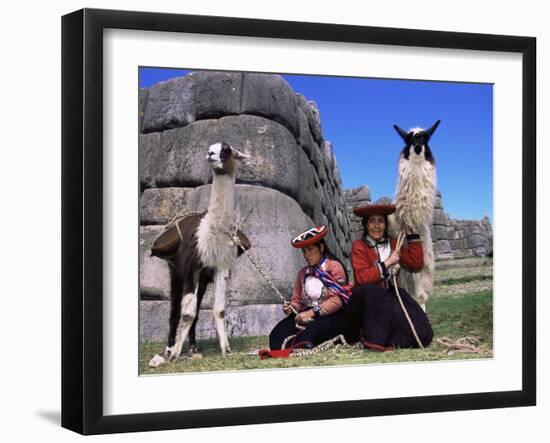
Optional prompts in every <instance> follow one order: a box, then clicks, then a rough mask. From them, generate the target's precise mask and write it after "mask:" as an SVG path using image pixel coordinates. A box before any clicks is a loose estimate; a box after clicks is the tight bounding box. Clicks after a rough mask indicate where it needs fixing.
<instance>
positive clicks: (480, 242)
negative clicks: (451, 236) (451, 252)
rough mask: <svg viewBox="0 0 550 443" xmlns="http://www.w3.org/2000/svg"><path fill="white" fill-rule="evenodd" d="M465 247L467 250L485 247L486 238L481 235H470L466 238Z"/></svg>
mask: <svg viewBox="0 0 550 443" xmlns="http://www.w3.org/2000/svg"><path fill="white" fill-rule="evenodd" d="M466 241H467V245H468V247H469V248H474V249H475V248H479V247H485V246H487V243H488V242H487V237H485V236H484V235H481V234H472V235H471V236H470V237H468V238H467V240H466Z"/></svg>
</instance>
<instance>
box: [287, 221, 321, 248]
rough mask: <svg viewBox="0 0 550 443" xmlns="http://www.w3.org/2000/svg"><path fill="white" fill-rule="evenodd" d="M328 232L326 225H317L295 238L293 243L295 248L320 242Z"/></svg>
mask: <svg viewBox="0 0 550 443" xmlns="http://www.w3.org/2000/svg"><path fill="white" fill-rule="evenodd" d="M327 234H328V228H327V226H326V225H320V226H315V227H314V228H311V229H308V230H307V231H304V232H302V233H301V234H300V235H298V236H296V237H295V238H293V239H292V242H291V244H292V246H294V247H295V248H304V247H306V246H309V245H314V244H315V243H318V242H319V241H320V240H321V239H322V238H324V237H326V235H327Z"/></svg>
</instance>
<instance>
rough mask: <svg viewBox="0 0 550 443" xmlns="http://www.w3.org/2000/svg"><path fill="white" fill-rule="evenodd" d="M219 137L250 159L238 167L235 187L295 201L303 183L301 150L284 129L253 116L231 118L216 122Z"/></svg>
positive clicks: (272, 122)
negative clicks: (272, 191)
mask: <svg viewBox="0 0 550 443" xmlns="http://www.w3.org/2000/svg"><path fill="white" fill-rule="evenodd" d="M218 134H219V137H220V139H222V140H225V141H226V142H227V143H229V144H231V145H234V146H235V147H237V148H238V149H241V150H242V151H243V152H244V153H245V154H247V155H249V156H250V159H249V160H247V161H245V162H242V163H241V164H240V165H239V169H238V171H237V182H238V183H246V184H251V185H261V186H265V187H268V188H273V189H276V190H278V191H281V192H283V193H285V194H287V195H289V196H291V197H293V198H297V196H298V194H299V192H300V188H301V187H302V183H301V182H302V180H303V177H302V176H300V174H299V170H298V156H299V154H300V151H301V150H300V148H299V147H298V145H297V143H296V140H295V139H294V137H293V136H292V134H291V133H290V132H289V131H288V130H287V129H286V128H285V127H284V126H281V125H280V124H278V123H275V122H274V121H271V120H268V119H265V118H262V117H257V116H252V115H240V116H231V117H224V118H222V119H220V120H219V130H218Z"/></svg>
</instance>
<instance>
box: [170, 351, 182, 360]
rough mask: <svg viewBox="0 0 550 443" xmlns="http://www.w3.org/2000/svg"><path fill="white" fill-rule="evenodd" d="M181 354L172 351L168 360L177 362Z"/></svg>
mask: <svg viewBox="0 0 550 443" xmlns="http://www.w3.org/2000/svg"><path fill="white" fill-rule="evenodd" d="M179 356H180V355H179V354H178V353H177V352H173V353H171V354H170V356H169V357H168V362H169V363H173V362H175V361H176V360H177V359H178V358H179Z"/></svg>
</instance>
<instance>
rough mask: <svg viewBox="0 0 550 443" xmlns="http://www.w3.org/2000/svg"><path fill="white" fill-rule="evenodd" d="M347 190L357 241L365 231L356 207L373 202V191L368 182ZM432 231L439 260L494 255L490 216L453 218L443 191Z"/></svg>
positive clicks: (354, 237) (435, 211) (436, 200)
mask: <svg viewBox="0 0 550 443" xmlns="http://www.w3.org/2000/svg"><path fill="white" fill-rule="evenodd" d="M344 193H345V196H346V201H347V205H348V216H349V218H350V222H351V237H352V241H353V240H356V239H359V238H361V235H362V234H363V226H362V225H361V218H360V217H357V216H356V215H354V214H353V208H356V207H359V206H365V205H368V204H370V203H371V196H370V190H369V187H368V186H366V185H365V186H360V187H358V188H355V189H349V190H346V191H345V192H344ZM386 199H388V198H387V197H386ZM388 200H389V199H388ZM431 231H432V240H433V246H434V254H435V259H436V260H448V259H453V258H465V257H486V256H492V254H493V227H492V226H491V221H490V220H489V217H487V216H485V217H484V218H483V219H482V220H454V219H451V218H450V217H449V216H448V215H447V213H446V212H445V211H444V209H443V204H442V198H441V193H440V192H438V193H437V197H436V199H435V204H434V212H433V220H432V226H431Z"/></svg>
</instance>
